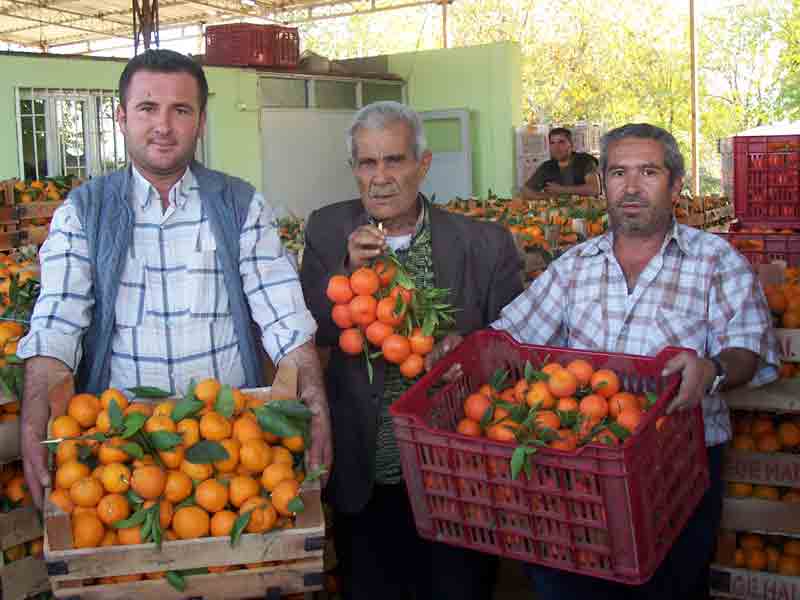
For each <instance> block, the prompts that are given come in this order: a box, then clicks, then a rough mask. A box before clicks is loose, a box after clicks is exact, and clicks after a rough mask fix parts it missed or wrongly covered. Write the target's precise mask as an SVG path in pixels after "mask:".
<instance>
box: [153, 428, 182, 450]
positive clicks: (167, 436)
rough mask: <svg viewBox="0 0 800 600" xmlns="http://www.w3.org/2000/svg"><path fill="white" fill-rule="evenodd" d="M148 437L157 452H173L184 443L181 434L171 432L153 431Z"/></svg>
mask: <svg viewBox="0 0 800 600" xmlns="http://www.w3.org/2000/svg"><path fill="white" fill-rule="evenodd" d="M147 436H148V437H149V438H150V443H151V444H152V445H153V447H154V448H155V449H156V450H172V449H173V448H174V447H175V446H177V445H178V444H180V443H181V442H182V441H183V437H182V436H181V435H180V434H179V433H173V432H171V431H153V432H151V433H148V434H147Z"/></svg>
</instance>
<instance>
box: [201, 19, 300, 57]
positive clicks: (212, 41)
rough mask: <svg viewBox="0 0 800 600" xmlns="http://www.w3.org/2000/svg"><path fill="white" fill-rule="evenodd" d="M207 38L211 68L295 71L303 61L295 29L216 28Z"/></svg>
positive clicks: (246, 25) (243, 25) (237, 25)
mask: <svg viewBox="0 0 800 600" xmlns="http://www.w3.org/2000/svg"><path fill="white" fill-rule="evenodd" d="M205 37H206V58H205V62H206V64H209V65H221V66H238V67H284V68H293V67H296V66H297V63H298V61H299V60H300V35H299V34H298V32H297V28H295V27H282V26H280V25H254V24H251V23H234V24H231V25H212V26H209V27H207V28H206V31H205Z"/></svg>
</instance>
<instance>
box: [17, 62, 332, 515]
mask: <svg viewBox="0 0 800 600" xmlns="http://www.w3.org/2000/svg"><path fill="white" fill-rule="evenodd" d="M119 90H120V99H121V102H120V106H119V109H118V113H117V121H118V123H119V125H120V129H121V131H122V132H123V134H124V135H125V142H126V148H127V151H128V154H129V156H130V159H131V164H130V165H129V166H128V167H126V169H124V170H123V171H120V172H116V173H113V174H110V175H108V176H103V177H99V178H95V179H94V180H92V181H91V182H89V183H87V184H85V185H84V186H82V188H79V189H78V190H76V191H75V192H73V193H72V194H71V195H70V197H69V198H68V199H67V201H66V202H65V203H64V205H63V206H62V207H60V208H59V209H58V211H57V212H56V214H55V215H54V218H53V222H52V225H51V229H50V235H49V237H48V239H47V241H46V242H45V244H44V245H43V246H42V250H41V256H40V258H41V263H42V291H41V295H40V297H39V300H38V302H37V304H36V307H35V309H34V313H33V316H32V322H31V330H30V332H29V334H28V335H27V336H26V337H25V338H24V339H23V340H22V341H21V342H20V344H19V351H18V354H19V356H20V357H22V358H25V359H27V360H26V366H25V397H24V402H23V406H24V408H23V415H22V449H23V455H24V458H25V475H26V481H27V483H28V486H29V488H30V489H31V492H32V494H33V496H34V500H35V501H36V503H37V504H38V505H41V501H42V487H43V486H45V485H47V484H48V481H49V476H48V473H47V468H46V461H45V451H44V447H43V446H41V445H40V442H41V440H42V439H43V438H44V436H45V430H46V425H47V419H48V414H49V406H48V398H47V393H48V390H49V388H50V386H51V385H52V384H53V383H54V382H56V381H59V380H61V379H63V378H64V377H65V376H71V375H73V373H76V374H77V380H78V381H77V383H78V387H85V388H86V389H80V390H79V391H91V392H93V393H100V392H102V391H103V389H105V388H107V387H115V388H120V389H125V388H129V387H134V386H155V387H160V388H163V389H165V390H169V391H170V392H172V393H183V392H185V391H186V389H187V387H188V385H189V383H190V381H191V380H192V379H195V380H197V381H199V380H200V379H204V378H207V377H214V378H216V379H218V380H219V381H221V382H222V383H226V384H229V385H232V386H235V387H243V386H245V385H250V386H253V385H263V381H262V380H263V362H262V361H261V360H260V358H259V356H260V352H259V346H262V347H263V348H264V350H265V351H266V353H267V354H269V356H270V357H271V359H272V360H273V362H274V363H275V364H278V363H279V362H280V363H281V364H284V363H288V364H290V365H294V366H296V367H297V369H298V373H299V381H298V386H299V392H300V396H301V398H302V399H303V400H304V401H305V402H306V404H307V405H308V406H309V408H310V409H311V411H312V413H314V417H313V418H312V425H311V435H312V442H311V447H310V448H309V463H310V466H311V467H316V466H320V465H322V464H326V465H328V466H330V463H331V459H332V450H331V446H330V435H329V430H330V426H329V422H328V420H329V418H328V407H327V400H326V397H325V392H324V384H323V379H322V371H321V368H320V365H319V362H318V358H317V354H316V349H315V348H314V346H313V341H312V340H313V336H314V334H315V331H316V322H315V321H314V319H313V317H312V316H311V313H310V312H309V310H308V309H307V307H306V305H305V302H304V300H303V294H302V289H301V287H300V281H299V278H298V276H297V272H296V270H295V269H294V267H293V266H292V264H291V263H290V262H289V260H288V257H287V255H286V252H285V251H284V249H283V246H282V245H281V242H280V239H279V237H278V234H277V231H276V227H275V225H274V220H275V213H274V211H273V210H272V208H271V207H270V206H269V204H267V203H266V202H265V200H264V198H263V197H262V196H261V195H260V194H258V193H255V192H254V190H253V188H252V186H250V185H249V184H247V183H246V182H243V181H241V180H238V179H236V178H233V177H229V176H227V175H224V174H222V173H217V172H214V171H210V170H208V169H206V168H205V167H203V166H202V165H200V164H199V163H197V162H193V157H194V154H195V148H196V145H197V140H198V137H199V136H200V135H201V134H202V131H203V129H204V126H205V118H206V103H207V99H208V83H207V82H206V79H205V75H204V73H203V70H202V68H201V67H200V66H199V65H198V64H196V63H195V62H194V61H192V60H191V59H189V58H188V57H185V56H182V55H180V54H178V53H176V52H172V51H170V50H149V51H147V52H145V53H144V54H142V55H139V56H137V57H135V58H134V59H132V60H131V61H130V62H129V63H128V65H127V66H126V68H125V70H124V71H123V73H122V77H121V78H120V85H119ZM122 217H125V219H123V218H122ZM123 221H124V222H123ZM114 261H118V262H116V263H115V262H114ZM114 264H116V265H118V268H117V269H114V266H113V265H114ZM109 272H113V274H111V275H109ZM115 277H116V279H115ZM253 331H255V333H253ZM98 348H100V349H102V350H100V351H98V350H97V349H98ZM87 365H88V366H87Z"/></svg>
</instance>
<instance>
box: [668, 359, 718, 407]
mask: <svg viewBox="0 0 800 600" xmlns="http://www.w3.org/2000/svg"><path fill="white" fill-rule="evenodd" d="M716 372H717V371H716V369H715V368H714V363H713V362H711V361H710V360H708V359H707V358H700V357H699V356H697V355H695V354H690V353H689V352H681V353H680V354H678V355H677V356H674V357H673V358H672V359H670V360H669V361H668V362H667V364H666V365H665V366H664V370H663V371H662V373H661V374H662V375H663V376H664V377H667V376H669V375H672V374H673V373H680V376H681V385H680V387H679V388H678V393H677V395H676V396H675V398H674V399H673V400H672V402H671V403H670V405H669V406H668V407H667V414H670V413H673V412H675V411H676V410H685V409H689V408H694V407H695V406H699V405H700V403H701V402H702V401H703V398H704V397H705V395H706V391H707V390H708V388H709V387H710V386H711V384H712V383H713V381H714V377H716Z"/></svg>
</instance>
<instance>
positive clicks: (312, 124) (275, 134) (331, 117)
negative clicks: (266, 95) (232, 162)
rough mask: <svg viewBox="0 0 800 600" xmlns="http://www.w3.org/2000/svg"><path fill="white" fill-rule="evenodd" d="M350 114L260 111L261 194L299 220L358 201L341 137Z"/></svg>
mask: <svg viewBox="0 0 800 600" xmlns="http://www.w3.org/2000/svg"><path fill="white" fill-rule="evenodd" d="M354 115H355V111H353V110H313V109H307V108H300V109H291V108H264V109H262V111H261V135H262V144H263V148H264V150H263V152H264V163H263V170H264V171H263V172H264V196H265V198H266V199H267V201H268V202H270V204H272V205H273V206H274V207H276V209H278V210H280V208H281V207H283V208H285V209H288V211H290V212H291V213H292V214H294V215H296V216H298V217H304V218H305V217H307V216H308V215H309V214H310V213H311V212H312V211H313V210H315V209H317V208H320V207H322V206H325V205H327V204H332V203H334V202H341V201H342V200H352V199H353V198H357V197H358V188H357V187H356V183H355V179H354V178H353V172H352V171H351V170H350V166H349V165H348V162H347V161H348V156H347V149H346V146H345V136H346V134H347V129H348V128H349V127H350V123H351V121H352V120H353V116H354Z"/></svg>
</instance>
